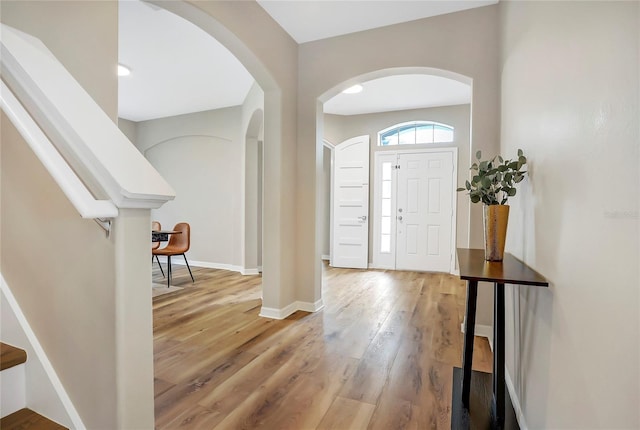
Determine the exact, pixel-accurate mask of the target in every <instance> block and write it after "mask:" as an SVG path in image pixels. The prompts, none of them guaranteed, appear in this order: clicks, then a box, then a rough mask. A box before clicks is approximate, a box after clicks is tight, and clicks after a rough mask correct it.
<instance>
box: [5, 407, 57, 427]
mask: <svg viewBox="0 0 640 430" xmlns="http://www.w3.org/2000/svg"><path fill="white" fill-rule="evenodd" d="M0 428H1V429H2V430H25V429H30V430H68V429H67V428H66V427H63V426H61V425H60V424H58V423H56V422H54V421H51V420H50V419H49V418H46V417H43V416H42V415H40V414H38V413H37V412H34V411H32V410H31V409H28V408H25V409H20V410H19V411H17V412H14V413H12V414H10V415H7V416H6V417H4V418H2V419H0Z"/></svg>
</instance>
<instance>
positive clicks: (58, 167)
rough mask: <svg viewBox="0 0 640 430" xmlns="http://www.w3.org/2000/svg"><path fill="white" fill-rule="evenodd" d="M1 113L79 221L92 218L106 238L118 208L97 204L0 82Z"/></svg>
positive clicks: (96, 200) (107, 201) (109, 203)
mask: <svg viewBox="0 0 640 430" xmlns="http://www.w3.org/2000/svg"><path fill="white" fill-rule="evenodd" d="M0 100H1V104H2V110H3V111H4V112H5V114H6V115H7V117H8V118H9V119H10V120H11V122H12V123H13V125H14V126H15V127H16V129H17V130H18V131H19V132H20V134H21V135H22V137H23V138H24V140H25V141H26V142H27V143H28V144H29V146H30V147H31V149H32V150H33V152H34V153H35V155H36V156H37V157H38V159H39V160H40V162H41V163H42V165H43V166H44V167H45V168H46V169H47V171H48V172H49V174H50V175H51V176H52V177H53V179H54V180H55V181H56V182H57V183H58V185H59V186H60V188H61V189H62V192H63V193H64V195H65V196H67V198H68V199H69V201H70V202H71V204H72V205H73V206H74V207H75V208H76V210H77V211H78V213H79V214H80V216H81V217H82V218H93V219H96V222H98V224H99V225H100V226H101V227H102V228H104V229H105V231H106V232H107V236H108V235H109V231H110V225H111V221H110V218H115V217H117V216H118V208H117V207H116V206H115V205H114V204H113V203H112V202H111V201H110V200H98V199H96V198H94V197H93V195H92V194H91V193H90V192H89V190H88V189H87V187H86V186H85V185H84V184H83V183H82V181H81V180H80V179H79V178H78V176H77V175H76V174H75V172H74V171H73V170H72V169H71V168H70V167H69V165H68V164H67V162H66V161H65V160H64V158H62V156H61V155H60V153H58V151H57V150H56V149H55V147H54V146H53V143H51V141H50V140H49V138H48V137H47V136H46V135H45V134H44V133H43V132H42V130H41V129H40V127H38V124H36V122H35V121H34V120H33V118H31V116H30V115H29V113H28V112H27V111H26V109H25V108H24V107H23V106H22V104H20V102H19V101H18V99H17V98H16V96H15V95H14V94H13V92H12V91H11V90H10V89H9V87H7V85H6V84H5V83H4V81H0Z"/></svg>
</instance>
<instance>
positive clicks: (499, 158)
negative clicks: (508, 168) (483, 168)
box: [498, 155, 504, 164]
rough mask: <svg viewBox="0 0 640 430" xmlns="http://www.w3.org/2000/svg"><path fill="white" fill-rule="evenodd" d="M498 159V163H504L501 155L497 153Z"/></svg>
mask: <svg viewBox="0 0 640 430" xmlns="http://www.w3.org/2000/svg"><path fill="white" fill-rule="evenodd" d="M498 161H499V162H500V164H502V163H504V160H503V159H502V157H501V156H499V155H498Z"/></svg>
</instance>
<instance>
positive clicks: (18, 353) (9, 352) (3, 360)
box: [0, 343, 27, 370]
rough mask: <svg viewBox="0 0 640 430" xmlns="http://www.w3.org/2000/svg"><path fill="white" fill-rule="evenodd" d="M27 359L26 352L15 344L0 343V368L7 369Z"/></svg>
mask: <svg viewBox="0 0 640 430" xmlns="http://www.w3.org/2000/svg"><path fill="white" fill-rule="evenodd" d="M25 361H27V352H26V351H25V350H24V349H20V348H16V347H15V346H11V345H7V344H6V343H0V370H4V369H9V368H10V367H13V366H17V365H19V364H22V363H24V362H25Z"/></svg>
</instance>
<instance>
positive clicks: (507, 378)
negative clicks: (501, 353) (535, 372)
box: [504, 366, 529, 430]
mask: <svg viewBox="0 0 640 430" xmlns="http://www.w3.org/2000/svg"><path fill="white" fill-rule="evenodd" d="M504 382H505V384H506V386H507V390H509V396H511V404H512V405H513V410H514V411H515V413H516V419H517V420H518V426H519V427H520V429H521V430H528V429H529V427H527V422H526V421H525V419H524V414H523V413H522V406H521V405H520V398H519V397H518V393H516V388H515V385H513V380H512V379H511V375H510V374H509V369H507V367H506V366H505V369H504Z"/></svg>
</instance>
